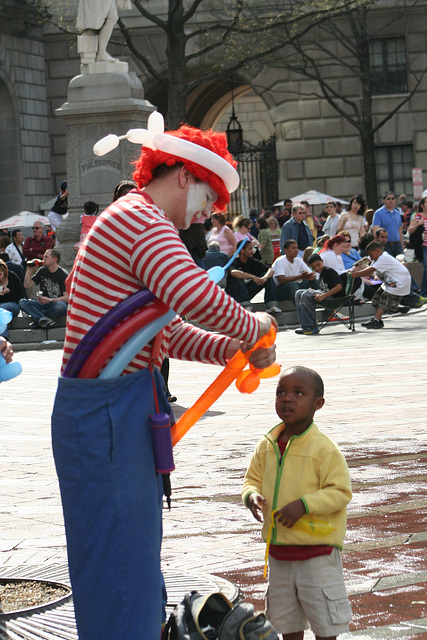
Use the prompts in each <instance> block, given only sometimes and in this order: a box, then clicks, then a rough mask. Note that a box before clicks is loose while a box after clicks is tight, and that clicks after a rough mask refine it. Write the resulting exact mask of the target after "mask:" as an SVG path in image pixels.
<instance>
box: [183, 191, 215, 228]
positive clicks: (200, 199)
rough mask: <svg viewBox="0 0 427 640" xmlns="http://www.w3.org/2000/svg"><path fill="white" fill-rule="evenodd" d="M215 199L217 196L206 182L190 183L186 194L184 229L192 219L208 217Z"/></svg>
mask: <svg viewBox="0 0 427 640" xmlns="http://www.w3.org/2000/svg"><path fill="white" fill-rule="evenodd" d="M217 198H218V196H217V194H216V193H215V191H214V190H213V189H212V187H210V186H209V185H208V183H207V182H195V183H191V184H190V186H189V187H188V192H187V209H186V212H185V227H184V229H188V228H189V226H190V224H191V222H192V221H193V218H195V219H196V220H200V219H201V218H202V217H205V218H207V217H209V216H210V213H211V209H212V205H213V203H214V202H215V200H216V199H217Z"/></svg>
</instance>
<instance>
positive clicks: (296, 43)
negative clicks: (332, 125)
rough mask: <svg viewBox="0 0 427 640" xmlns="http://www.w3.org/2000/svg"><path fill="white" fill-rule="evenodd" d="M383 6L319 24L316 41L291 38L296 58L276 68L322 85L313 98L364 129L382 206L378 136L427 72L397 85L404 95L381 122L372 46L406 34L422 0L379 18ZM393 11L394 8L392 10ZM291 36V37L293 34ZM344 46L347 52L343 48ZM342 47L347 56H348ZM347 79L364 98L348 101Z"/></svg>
mask: <svg viewBox="0 0 427 640" xmlns="http://www.w3.org/2000/svg"><path fill="white" fill-rule="evenodd" d="M377 4H378V3H377V2H376V1H375V0H373V1H372V2H371V3H369V5H370V6H369V5H365V6H362V7H359V8H357V9H355V10H353V11H350V12H348V13H347V14H346V15H345V16H344V17H343V18H340V19H339V20H336V19H328V20H326V21H322V22H321V23H319V25H318V29H317V33H316V37H315V39H313V40H312V41H310V40H307V38H304V37H299V36H298V35H297V36H295V34H294V35H293V37H292V38H290V39H289V40H288V42H289V45H288V47H287V48H286V52H287V55H288V56H289V55H290V53H293V54H294V58H293V59H292V58H289V57H286V58H285V57H283V58H282V59H281V60H280V61H279V62H278V60H277V58H276V59H275V60H274V61H272V64H275V65H277V64H279V66H281V67H282V68H285V69H287V70H289V71H292V72H295V73H297V74H301V75H303V76H305V77H306V78H308V79H310V80H315V81H316V82H317V86H318V90H317V91H310V95H313V96H314V97H317V98H319V99H325V100H326V101H327V102H328V103H329V104H330V105H331V106H332V107H333V108H334V109H335V111H336V112H337V113H338V114H339V115H340V116H342V117H343V118H344V119H345V120H346V121H347V122H349V123H350V124H351V125H352V126H353V127H355V128H356V129H357V131H358V134H359V138H360V142H361V148H362V156H363V168H364V178H365V194H366V199H367V202H368V203H371V204H373V203H376V202H377V198H378V193H377V172H376V163H375V134H376V133H377V131H378V130H379V129H381V127H383V126H384V125H385V124H386V123H387V122H388V121H389V120H390V119H391V118H393V117H394V116H395V115H396V113H397V112H398V111H399V110H400V109H401V108H402V107H403V105H405V104H406V103H407V102H408V101H409V100H411V98H412V97H413V95H414V94H415V93H416V91H417V90H418V88H419V85H420V83H421V80H422V79H423V76H424V73H425V72H420V73H415V72H412V71H411V69H410V68H409V67H408V69H407V72H408V76H407V78H406V80H407V86H405V87H403V88H402V87H397V88H396V87H391V89H392V90H391V91H390V92H393V93H401V94H402V95H401V99H399V100H398V101H397V104H395V105H394V106H393V107H392V108H391V109H390V111H389V112H388V113H387V114H386V115H384V116H383V117H380V118H379V119H378V120H377V121H376V120H375V118H374V115H373V100H372V98H373V95H374V94H376V93H377V91H376V90H375V89H374V86H375V85H374V74H373V68H372V42H373V41H374V40H375V39H377V38H384V37H385V36H388V35H389V34H390V29H391V27H392V25H394V26H395V25H396V23H397V21H401V23H402V24H401V27H402V28H401V33H402V34H404V33H406V27H405V23H406V21H407V19H408V17H407V16H408V13H407V9H408V7H415V6H416V5H417V4H418V1H417V0H414V1H409V2H405V1H404V2H399V3H395V5H397V6H395V7H394V10H391V9H390V7H388V12H387V14H386V17H384V14H383V18H382V20H381V26H380V27H378V21H376V20H374V19H373V18H374V15H373V11H374V10H375V8H376V5H377ZM392 9H393V8H392ZM289 35H291V34H289ZM337 43H339V45H340V48H341V54H340V53H339V49H338V48H337V46H336V45H337ZM342 47H343V48H344V49H345V51H346V52H347V53H346V55H345V56H343V55H342ZM343 74H344V75H345V76H346V77H349V78H353V79H356V80H357V82H358V85H359V86H360V96H358V97H346V96H345V95H343V93H342V92H341V91H340V89H339V85H338V83H337V78H339V77H342V76H343ZM382 82H383V87H382V89H383V91H381V93H384V94H386V93H388V92H389V91H388V89H390V87H387V86H386V83H387V78H386V77H384V78H382ZM394 89H396V91H395V90H394Z"/></svg>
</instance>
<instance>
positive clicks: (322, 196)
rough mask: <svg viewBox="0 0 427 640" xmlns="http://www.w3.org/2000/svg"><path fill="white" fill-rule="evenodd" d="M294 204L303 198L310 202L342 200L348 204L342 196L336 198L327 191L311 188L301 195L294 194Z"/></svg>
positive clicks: (277, 203)
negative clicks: (322, 191)
mask: <svg viewBox="0 0 427 640" xmlns="http://www.w3.org/2000/svg"><path fill="white" fill-rule="evenodd" d="M291 200H292V204H297V203H298V202H302V200H307V202H308V204H326V203H327V202H341V204H348V202H347V200H341V198H334V196H328V194H327V193H321V192H320V191H315V190H314V189H311V190H310V191H306V193H301V194H300V195H299V196H294V197H293V198H291ZM284 204H285V201H284V200H282V201H281V202H276V204H274V205H273V206H274V207H283V205H284Z"/></svg>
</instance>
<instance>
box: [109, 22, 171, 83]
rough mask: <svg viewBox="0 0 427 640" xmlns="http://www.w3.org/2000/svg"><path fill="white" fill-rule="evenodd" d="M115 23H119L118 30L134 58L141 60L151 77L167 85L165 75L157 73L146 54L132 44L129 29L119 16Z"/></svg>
mask: <svg viewBox="0 0 427 640" xmlns="http://www.w3.org/2000/svg"><path fill="white" fill-rule="evenodd" d="M117 24H118V25H119V28H120V31H121V33H122V34H123V37H124V39H125V41H126V44H127V46H128V47H129V50H130V51H131V52H132V53H133V55H134V56H135V58H137V59H138V60H140V61H141V62H142V64H143V65H144V66H145V68H146V69H147V71H148V73H150V74H151V75H152V76H153V78H155V79H156V80H157V81H158V82H160V84H162V85H163V86H164V87H167V86H168V79H167V77H165V76H163V75H162V74H161V73H159V71H157V69H156V68H155V67H154V66H153V65H152V64H151V62H150V61H149V59H148V58H147V56H145V55H144V54H143V53H141V52H140V51H139V50H138V49H137V48H136V47H135V46H134V44H133V42H132V38H131V36H130V33H129V29H128V28H127V27H125V25H124V23H123V21H122V20H121V18H119V20H118V23H117Z"/></svg>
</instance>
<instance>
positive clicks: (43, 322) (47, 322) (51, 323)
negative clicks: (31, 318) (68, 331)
mask: <svg viewBox="0 0 427 640" xmlns="http://www.w3.org/2000/svg"><path fill="white" fill-rule="evenodd" d="M39 327H41V328H42V329H53V328H54V327H56V322H55V320H52V319H51V318H46V316H43V317H41V318H39Z"/></svg>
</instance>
